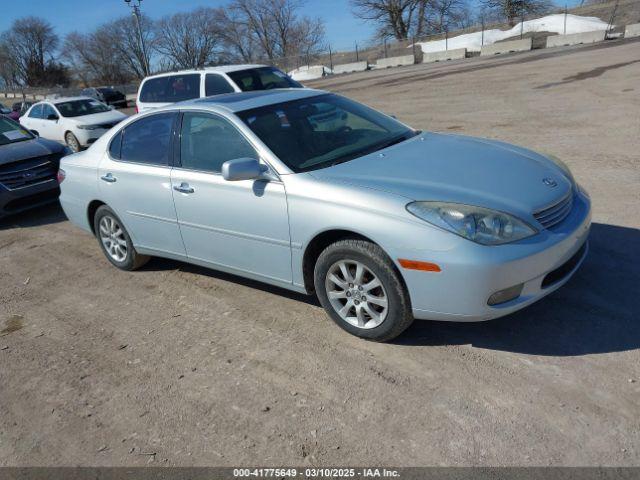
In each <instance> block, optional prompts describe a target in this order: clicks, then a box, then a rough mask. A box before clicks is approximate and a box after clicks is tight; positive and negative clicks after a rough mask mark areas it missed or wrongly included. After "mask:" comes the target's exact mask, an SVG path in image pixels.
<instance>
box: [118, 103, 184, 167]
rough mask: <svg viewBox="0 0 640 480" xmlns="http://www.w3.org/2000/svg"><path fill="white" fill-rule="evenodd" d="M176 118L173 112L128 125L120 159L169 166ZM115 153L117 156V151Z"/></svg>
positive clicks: (124, 133)
mask: <svg viewBox="0 0 640 480" xmlns="http://www.w3.org/2000/svg"><path fill="white" fill-rule="evenodd" d="M175 117H176V114H175V113H173V112H171V113H158V114H156V115H150V116H147V117H143V118H141V119H140V120H138V121H136V122H133V123H132V124H130V125H127V126H126V127H125V128H124V131H123V133H122V146H121V149H120V159H122V160H124V161H126V162H135V163H146V164H150V165H162V166H164V165H168V164H169V155H170V151H171V138H172V135H171V133H172V131H173V122H174V120H175ZM112 145H113V142H112ZM116 148H117V147H116ZM114 153H116V154H117V151H116V152H114Z"/></svg>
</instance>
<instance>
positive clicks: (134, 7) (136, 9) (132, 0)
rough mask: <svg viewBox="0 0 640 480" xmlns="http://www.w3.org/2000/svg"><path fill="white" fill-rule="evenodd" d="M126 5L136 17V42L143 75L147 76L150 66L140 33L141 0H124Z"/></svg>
mask: <svg viewBox="0 0 640 480" xmlns="http://www.w3.org/2000/svg"><path fill="white" fill-rule="evenodd" d="M124 1H125V3H126V4H127V5H129V6H130V7H131V14H132V15H133V17H134V18H135V19H136V27H137V29H138V42H139V43H140V51H141V52H142V68H144V76H145V77H147V76H149V73H151V72H150V68H149V63H148V60H147V47H146V46H145V44H144V37H143V35H142V25H141V23H140V17H141V16H142V13H141V12H140V7H141V6H142V0H124Z"/></svg>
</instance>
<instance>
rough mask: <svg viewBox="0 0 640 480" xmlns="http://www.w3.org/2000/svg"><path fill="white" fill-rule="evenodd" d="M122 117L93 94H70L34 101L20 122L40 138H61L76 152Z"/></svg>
mask: <svg viewBox="0 0 640 480" xmlns="http://www.w3.org/2000/svg"><path fill="white" fill-rule="evenodd" d="M125 118H127V116H126V115H125V114H123V113H120V112H118V111H116V110H112V109H111V108H109V107H108V106H106V105H105V104H104V103H101V102H99V101H98V100H95V99H93V98H88V97H71V98H56V99H55V100H45V101H42V102H38V103H36V104H35V105H33V106H32V107H31V108H30V109H29V110H28V111H27V112H26V113H25V114H24V116H23V117H21V118H20V123H21V124H22V125H23V126H24V127H26V128H28V129H29V130H31V131H32V132H33V133H35V134H37V135H39V136H41V137H42V138H46V139H49V140H56V141H58V142H64V143H66V144H67V145H68V146H69V148H70V149H71V150H73V151H74V152H78V151H80V150H81V149H82V148H83V147H88V146H89V145H91V144H92V143H93V142H95V141H96V140H97V139H98V138H100V137H101V136H102V135H103V134H104V133H106V132H107V131H108V130H109V129H110V128H111V127H113V126H114V125H117V124H118V123H120V122H121V121H122V120H124V119H125Z"/></svg>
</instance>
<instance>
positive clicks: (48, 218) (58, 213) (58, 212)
mask: <svg viewBox="0 0 640 480" xmlns="http://www.w3.org/2000/svg"><path fill="white" fill-rule="evenodd" d="M66 219H67V217H66V216H65V214H64V212H63V211H62V207H61V206H60V203H58V202H57V201H56V202H55V203H51V204H49V205H44V206H42V207H38V208H34V209H33V210H27V211H26V212H22V213H17V214H15V215H9V216H7V217H4V218H0V231H2V230H9V229H12V228H29V227H41V226H43V225H50V224H53V223H59V222H64V221H65V220H66Z"/></svg>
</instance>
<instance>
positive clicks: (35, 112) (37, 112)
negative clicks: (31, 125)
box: [29, 105, 42, 118]
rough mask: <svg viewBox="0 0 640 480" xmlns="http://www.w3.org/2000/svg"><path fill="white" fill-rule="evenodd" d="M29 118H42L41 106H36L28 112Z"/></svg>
mask: <svg viewBox="0 0 640 480" xmlns="http://www.w3.org/2000/svg"><path fill="white" fill-rule="evenodd" d="M29 118H42V105H36V106H34V107H33V108H32V109H31V110H30V111H29Z"/></svg>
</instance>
